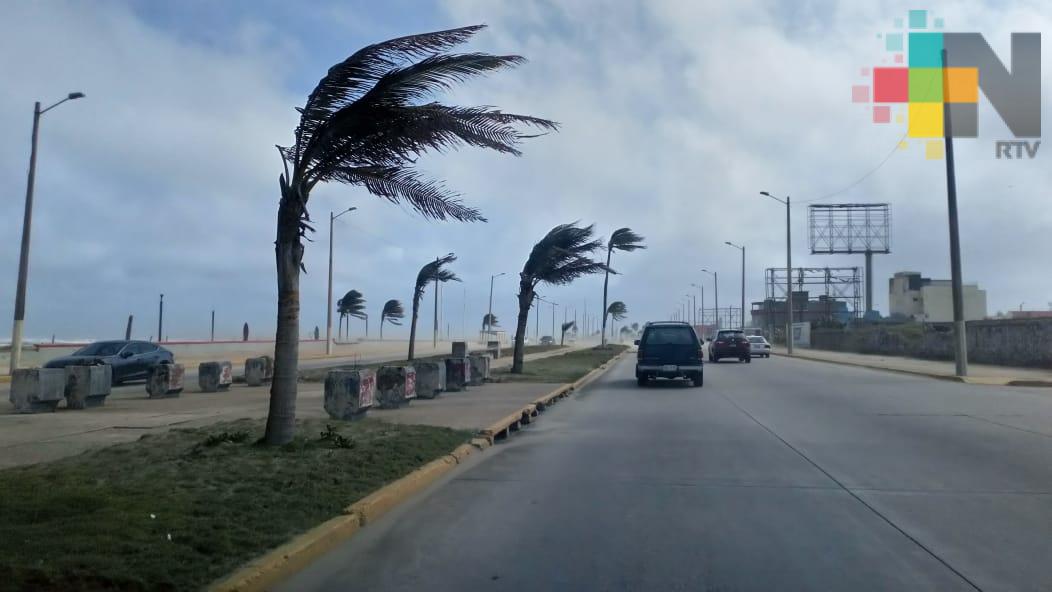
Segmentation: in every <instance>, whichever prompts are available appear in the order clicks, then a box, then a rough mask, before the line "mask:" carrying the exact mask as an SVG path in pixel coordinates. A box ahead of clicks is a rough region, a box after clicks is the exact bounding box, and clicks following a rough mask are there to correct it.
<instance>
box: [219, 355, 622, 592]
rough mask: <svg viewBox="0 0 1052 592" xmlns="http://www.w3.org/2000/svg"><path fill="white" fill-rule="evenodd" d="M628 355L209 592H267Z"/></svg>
mask: <svg viewBox="0 0 1052 592" xmlns="http://www.w3.org/2000/svg"><path fill="white" fill-rule="evenodd" d="M626 352H627V350H626V351H625V352H622V353H620V354H618V355H616V356H614V357H613V358H611V359H609V360H608V361H606V362H605V363H603V364H602V365H601V366H599V367H598V368H595V369H594V370H592V371H591V372H589V373H588V374H586V375H584V376H583V377H582V378H580V379H578V380H577V381H575V382H573V383H570V384H564V385H562V386H560V387H559V388H557V389H555V390H553V391H552V392H550V393H548V394H546V395H544V396H543V397H540V398H538V399H537V401H535V402H534V403H530V404H529V405H526V406H525V407H523V408H522V409H520V410H519V411H517V412H515V413H512V414H510V415H508V416H506V417H505V418H503V419H501V420H500V421H498V422H496V423H494V424H493V425H492V426H490V427H489V428H486V429H485V430H482V432H481V434H480V437H477V438H473V439H472V440H471V442H470V443H469V444H462V445H460V446H458V447H457V448H455V449H454V450H453V451H452V452H450V453H449V454H446V455H444V456H441V457H439V458H437V459H435V460H433V461H431V462H429V463H427V464H426V465H424V466H422V467H420V468H419V469H416V470H415V471H413V472H411V473H409V474H408V475H406V476H405V477H402V478H401V479H398V480H397V481H394V482H392V483H388V484H387V485H385V486H383V487H381V488H380V489H378V490H376V491H374V492H373V493H371V494H369V495H367V496H365V497H364V498H362V499H360V500H358V501H357V502H354V503H353V504H351V505H349V506H347V507H346V508H344V509H343V514H342V515H340V516H336V517H335V518H331V519H329V520H326V521H325V522H322V523H321V524H319V525H318V526H315V527H314V528H312V529H310V530H308V531H307V532H305V533H303V534H301V535H298V536H296V537H294V538H293V539H292V540H291V541H289V542H287V543H285V544H283V545H281V546H280V547H277V548H276V549H273V550H271V551H269V552H267V553H265V554H263V555H262V556H260V557H258V558H256V559H254V560H252V561H250V562H249V563H247V564H245V565H244V566H242V567H241V568H239V569H238V570H237V571H235V572H234V573H232V574H230V575H229V576H226V577H224V578H223V579H221V580H219V581H218V582H216V583H214V584H212V585H211V586H209V587H208V590H210V591H211V592H235V591H237V592H257V591H258V592H262V591H263V590H266V589H268V588H270V587H271V586H274V585H275V584H277V583H279V582H281V581H283V580H286V579H288V578H289V577H290V576H291V575H293V574H295V573H296V572H298V571H300V570H302V569H303V568H304V567H306V566H307V565H309V564H310V563H311V562H313V561H314V560H315V559H317V558H318V557H321V556H322V555H324V554H325V553H327V552H329V551H331V550H332V549H334V548H336V546H337V545H339V544H341V543H343V542H344V541H346V540H347V539H349V538H351V537H352V536H354V535H355V534H356V533H357V532H358V531H359V530H361V529H362V528H364V527H365V526H367V525H368V524H370V523H372V522H375V521H376V520H378V519H379V518H380V517H381V516H383V515H384V514H386V513H388V512H390V511H391V510H393V509H394V508H396V507H398V506H399V505H401V504H403V503H405V502H406V501H407V500H409V498H411V497H413V496H414V495H416V494H417V493H420V492H421V491H423V490H424V489H426V488H427V487H429V486H430V485H432V484H433V483H435V482H436V481H438V480H439V479H441V478H442V477H443V476H444V475H445V474H446V473H448V472H450V471H452V470H453V469H454V468H456V466H457V465H458V464H460V463H462V462H464V460H465V459H467V458H468V457H469V456H471V455H472V454H477V453H479V452H481V451H483V450H485V449H486V448H489V447H490V446H491V445H492V444H493V441H494V440H495V439H496V438H497V434H499V433H500V432H503V433H504V435H505V436H507V435H510V432H511V431H515V430H518V429H519V428H520V427H521V426H522V425H523V424H528V423H530V422H531V421H532V418H534V417H536V416H537V415H539V414H540V413H541V411H543V410H544V408H545V407H547V406H549V405H551V404H553V403H554V402H555V401H557V400H558V399H562V398H564V397H566V396H568V395H569V394H570V393H571V392H573V391H574V390H575V389H579V388H581V387H582V386H584V385H585V384H588V383H589V382H591V381H593V380H595V379H596V378H597V377H598V376H599V375H601V374H602V373H603V372H606V371H607V370H608V369H610V367H612V366H613V365H614V363H615V362H617V361H618V360H619V359H620V358H621V357H622V356H624V355H625V353H626ZM541 401H543V403H541ZM512 426H514V427H512Z"/></svg>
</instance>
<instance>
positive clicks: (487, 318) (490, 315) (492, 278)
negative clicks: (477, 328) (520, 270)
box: [482, 271, 507, 334]
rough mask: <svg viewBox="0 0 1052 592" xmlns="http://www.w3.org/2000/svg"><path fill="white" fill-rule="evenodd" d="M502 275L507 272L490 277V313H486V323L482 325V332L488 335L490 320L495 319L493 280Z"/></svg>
mask: <svg viewBox="0 0 1052 592" xmlns="http://www.w3.org/2000/svg"><path fill="white" fill-rule="evenodd" d="M502 275H507V272H504V271H502V272H500V273H498V274H494V275H491V276H489V312H487V313H486V321H485V322H484V323H482V330H483V331H484V332H485V333H487V334H488V333H489V330H490V319H491V318H493V280H494V279H496V278H499V277H500V276H502Z"/></svg>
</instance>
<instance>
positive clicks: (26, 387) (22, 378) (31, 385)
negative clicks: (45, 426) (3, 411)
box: [10, 368, 66, 413]
mask: <svg viewBox="0 0 1052 592" xmlns="http://www.w3.org/2000/svg"><path fill="white" fill-rule="evenodd" d="M65 396H66V370H65V369H64V368H20V369H18V370H15V373H14V374H13V375H12V376H11V395H10V400H11V404H12V405H14V406H15V412H16V413H40V412H43V411H54V410H55V407H58V402H59V401H61V400H62V399H63V397H65Z"/></svg>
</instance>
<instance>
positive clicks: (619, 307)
mask: <svg viewBox="0 0 1052 592" xmlns="http://www.w3.org/2000/svg"><path fill="white" fill-rule="evenodd" d="M627 314H628V307H627V306H625V303H624V302H621V301H620V300H615V301H614V302H611V303H610V306H609V307H607V309H606V314H604V315H603V326H604V327H605V326H606V317H608V316H609V317H611V318H612V319H614V320H615V321H620V320H621V319H623V318H625V315H627ZM613 332H614V327H613V325H611V326H610V333H611V335H610V338H611V339H613ZM604 341H605V335H604Z"/></svg>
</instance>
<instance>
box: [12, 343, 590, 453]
mask: <svg viewBox="0 0 1052 592" xmlns="http://www.w3.org/2000/svg"><path fill="white" fill-rule="evenodd" d="M573 349H575V348H570V347H567V348H564V349H560V350H555V351H550V352H543V353H539V354H533V355H529V356H526V360H536V359H540V358H545V357H548V356H553V355H560V354H564V353H568V352H569V351H572V350H573ZM509 365H511V356H507V357H504V358H500V359H498V360H494V367H498V368H499V367H503V366H509ZM557 386H558V385H555V384H543V383H511V384H486V385H484V386H479V387H470V388H469V389H468V390H467V391H461V392H451V393H442V394H441V395H440V396H439V397H438V398H437V399H433V400H424V399H417V400H414V401H413V402H412V403H411V404H410V405H409V406H408V407H406V408H403V409H397V410H383V409H372V410H370V411H369V416H370V417H376V418H379V419H383V420H386V421H394V422H397V423H412V424H427V425H437V426H445V427H452V428H461V429H474V430H479V429H482V428H485V427H486V426H489V425H490V424H492V423H494V422H496V421H498V420H500V419H501V418H503V417H505V416H507V415H508V414H510V413H513V412H514V411H515V410H517V409H521V408H522V407H523V406H524V405H527V404H529V403H531V402H533V401H534V400H535V399H537V398H539V397H541V396H542V395H545V394H547V393H548V392H549V391H551V390H553V389H554V388H556V387H557ZM269 396H270V387H269V386H261V387H246V386H244V385H237V384H235V385H233V386H232V387H231V389H230V390H229V391H227V392H223V393H201V392H197V386H196V384H193V383H188V385H187V390H185V391H183V393H182V395H180V396H179V397H175V398H170V399H149V398H147V396H146V392H145V387H140V388H137V389H128V388H122V389H119V390H117V391H114V392H113V394H111V395H110V396H109V397H108V398H107V400H106V404H105V405H104V406H103V407H98V408H93V409H85V410H80V411H74V410H67V409H65V408H60V409H58V410H57V411H56V412H55V413H40V414H30V415H20V414H15V413H12V412H10V408H8V409H7V410H6V411H7V412H4V413H0V469H5V468H9V467H15V466H19V465H28V464H34V463H39V462H47V461H51V460H55V459H58V458H62V457H66V456H72V455H75V454H80V453H81V452H84V451H85V450H88V449H91V448H97V447H101V446H109V445H111V444H117V443H120V442H130V441H134V440H138V439H139V438H141V437H143V436H146V435H149V434H157V433H160V432H164V431H167V430H170V429H172V428H189V427H198V426H202V425H208V424H212V423H216V422H220V421H230V420H235V419H241V418H257V417H258V418H262V417H266V415H267V408H268V404H269ZM323 399H324V386H323V385H322V384H319V383H303V382H301V383H300V384H299V391H298V396H297V400H296V407H297V417H300V418H325V417H327V415H326V414H325V410H324V408H323Z"/></svg>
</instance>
